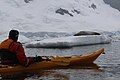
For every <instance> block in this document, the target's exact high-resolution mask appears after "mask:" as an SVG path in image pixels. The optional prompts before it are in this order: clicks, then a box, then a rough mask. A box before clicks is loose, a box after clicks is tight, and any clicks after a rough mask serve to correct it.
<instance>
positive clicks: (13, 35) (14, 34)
mask: <svg viewBox="0 0 120 80" xmlns="http://www.w3.org/2000/svg"><path fill="white" fill-rule="evenodd" d="M18 35H19V32H18V31H17V30H11V31H10V32H9V38H10V39H13V40H14V41H17V40H18Z"/></svg>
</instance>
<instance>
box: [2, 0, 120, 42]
mask: <svg viewBox="0 0 120 80" xmlns="http://www.w3.org/2000/svg"><path fill="white" fill-rule="evenodd" d="M92 5H93V6H94V8H93V7H92ZM60 8H62V9H65V10H68V11H69V13H71V14H72V15H73V17H71V16H70V15H69V14H65V15H61V14H59V13H56V12H55V11H56V10H58V9H60ZM74 10H77V11H79V12H80V13H79V14H78V13H76V12H75V11H74ZM119 26H120V12H119V11H118V10H117V9H114V8H112V7H111V6H110V5H107V4H105V3H104V2H103V0H33V1H30V3H25V2H24V0H0V34H3V35H0V41H1V40H3V38H5V37H6V36H5V34H4V33H6V32H8V31H9V30H11V29H17V30H19V31H20V32H42V31H44V32H79V31H86V30H87V31H116V30H120V27H119ZM20 39H21V41H23V42H30V40H29V39H28V38H26V37H25V36H24V37H20ZM24 40H25V41H24Z"/></svg>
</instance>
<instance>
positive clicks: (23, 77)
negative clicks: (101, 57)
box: [0, 63, 101, 80]
mask: <svg viewBox="0 0 120 80" xmlns="http://www.w3.org/2000/svg"><path fill="white" fill-rule="evenodd" d="M99 68H100V67H99V66H98V65H97V64H94V63H93V64H89V65H82V66H69V67H58V68H56V69H52V70H43V71H41V70H35V71H32V72H31V71H30V72H26V73H25V72H24V73H23V72H19V73H18V72H17V73H7V74H1V77H0V78H1V79H2V80H32V79H36V80H70V79H69V78H70V76H69V75H68V74H64V73H62V72H60V70H61V71H65V70H78V69H93V70H95V71H101V70H100V69H99Z"/></svg>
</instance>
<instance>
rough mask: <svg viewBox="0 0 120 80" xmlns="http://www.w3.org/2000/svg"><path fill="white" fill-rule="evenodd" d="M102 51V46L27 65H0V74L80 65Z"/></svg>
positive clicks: (86, 63) (90, 62) (89, 61)
mask: <svg viewBox="0 0 120 80" xmlns="http://www.w3.org/2000/svg"><path fill="white" fill-rule="evenodd" d="M103 53H104V48H101V49H98V50H96V51H94V52H91V53H86V54H83V55H74V56H67V57H65V56H56V57H52V58H50V61H41V62H39V63H34V64H31V65H30V66H28V67H24V66H21V65H15V66H8V65H0V74H2V73H17V72H31V71H36V70H45V69H56V68H59V67H68V68H69V66H76V65H77V66H78V65H79V66H82V65H88V64H92V63H93V62H94V61H95V60H96V59H97V58H98V57H99V56H100V55H101V54H103Z"/></svg>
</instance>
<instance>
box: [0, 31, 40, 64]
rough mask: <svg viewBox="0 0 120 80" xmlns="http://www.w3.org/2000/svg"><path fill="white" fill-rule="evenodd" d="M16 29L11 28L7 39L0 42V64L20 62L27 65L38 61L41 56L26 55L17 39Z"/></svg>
mask: <svg viewBox="0 0 120 80" xmlns="http://www.w3.org/2000/svg"><path fill="white" fill-rule="evenodd" d="M18 36H19V32H18V30H11V31H10V32H9V36H8V39H6V40H4V41H3V42H2V43H1V44H0V56H1V64H7V65H9V64H21V65H23V66H29V65H30V64H32V63H34V62H39V61H40V60H41V57H40V56H39V57H34V58H33V57H26V55H25V51H24V48H23V46H22V44H21V43H20V42H17V41H18Z"/></svg>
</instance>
